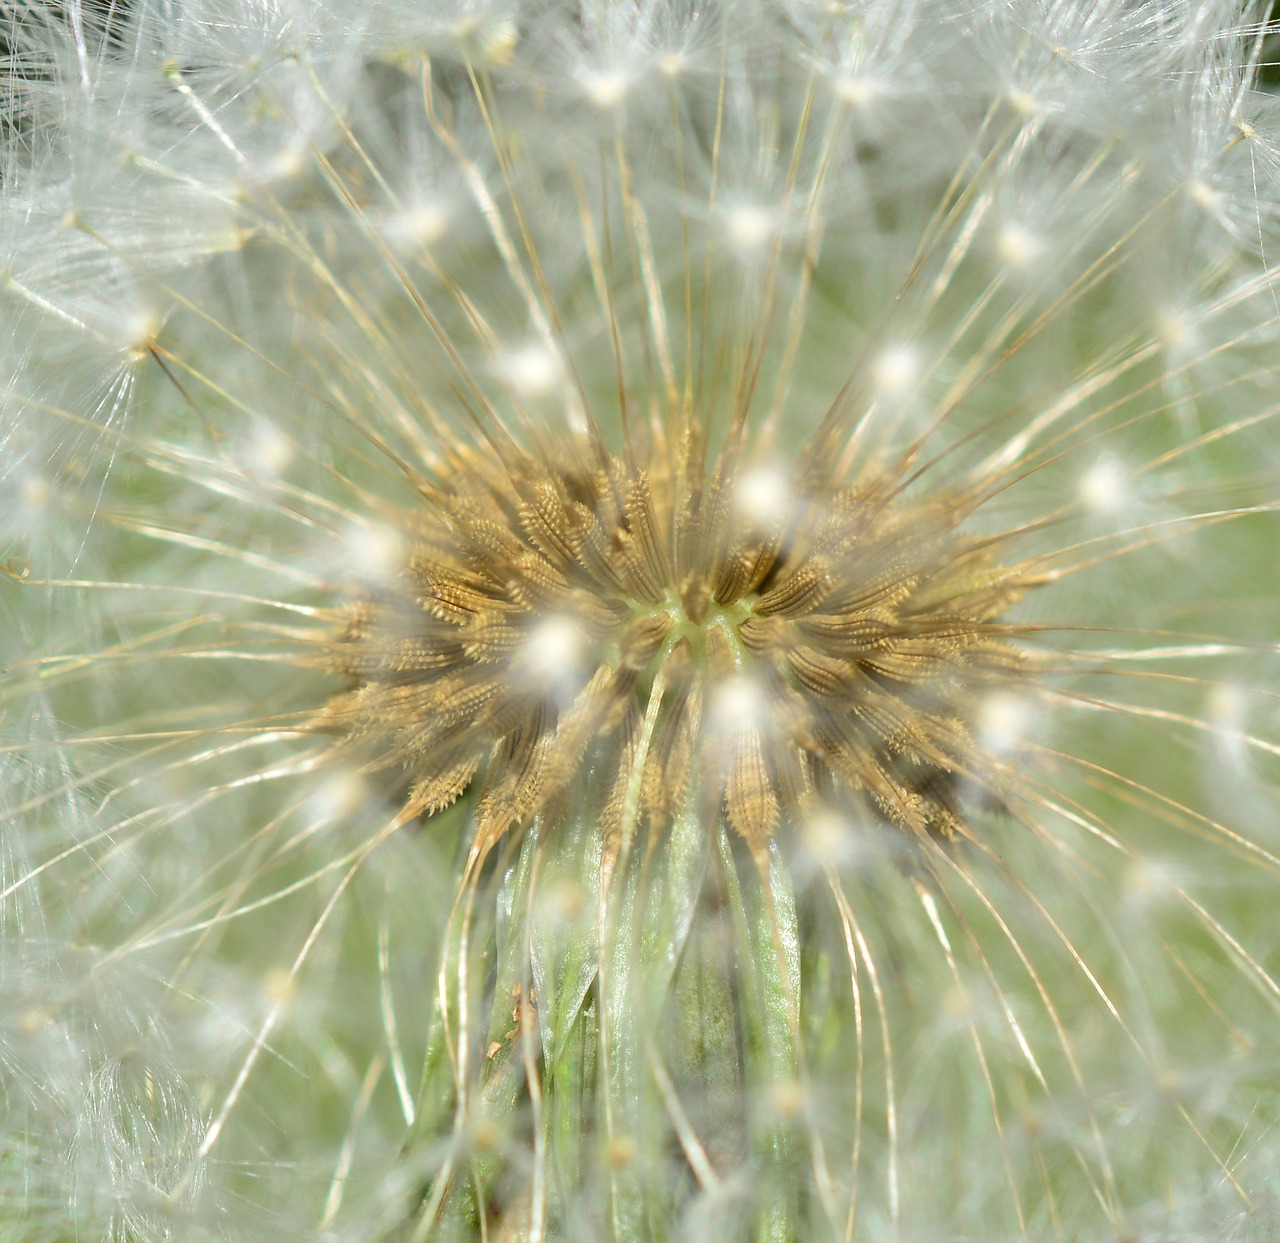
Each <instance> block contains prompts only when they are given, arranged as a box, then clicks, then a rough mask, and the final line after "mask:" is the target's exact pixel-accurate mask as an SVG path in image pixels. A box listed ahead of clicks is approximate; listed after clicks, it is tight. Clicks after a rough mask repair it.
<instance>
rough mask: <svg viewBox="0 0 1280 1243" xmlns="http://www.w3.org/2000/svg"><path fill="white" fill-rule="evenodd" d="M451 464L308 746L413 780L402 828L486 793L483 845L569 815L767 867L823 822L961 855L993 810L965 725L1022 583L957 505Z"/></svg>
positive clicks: (414, 526) (349, 641)
mask: <svg viewBox="0 0 1280 1243" xmlns="http://www.w3.org/2000/svg"><path fill="white" fill-rule="evenodd" d="M588 456H589V455H588V454H587V453H586V452H585V451H582V452H581V453H579V454H577V455H575V457H582V458H588ZM456 460H457V461H458V462H459V469H458V470H457V472H456V474H455V475H454V476H453V478H452V479H451V480H450V482H449V483H448V484H445V483H442V482H437V483H434V484H432V485H430V486H424V487H423V489H422V491H423V503H422V506H421V508H420V509H419V510H418V511H417V512H412V513H410V512H405V513H403V514H401V515H399V517H398V519H397V526H398V528H399V530H398V535H399V537H400V539H401V542H402V547H403V549H404V555H403V558H402V563H401V565H400V568H399V570H398V572H396V573H395V574H393V575H391V576H389V577H388V578H387V579H386V580H385V581H384V582H383V583H382V584H381V585H380V586H379V587H378V588H377V589H370V590H367V591H365V592H362V593H361V594H359V595H357V596H356V597H355V598H354V599H353V600H352V601H351V602H350V603H349V604H348V606H347V607H346V608H345V610H344V611H343V612H342V614H341V617H340V618H339V619H338V622H337V625H336V627H335V631H334V633H333V636H332V640H331V642H330V644H329V646H328V648H327V651H326V655H325V657H324V663H325V665H326V666H327V667H328V668H329V669H330V670H331V671H333V672H335V673H338V674H340V675H342V676H343V677H345V678H346V679H347V680H348V682H349V688H348V689H347V690H345V691H343V692H342V693H339V694H337V695H335V696H334V697H333V698H332V699H331V700H330V702H329V703H328V705H327V707H326V709H325V712H324V718H323V723H322V724H323V728H326V729H328V730H332V731H335V732H338V733H341V734H343V735H346V737H347V745H348V746H349V747H350V748H352V749H353V750H355V751H356V753H357V754H358V755H359V756H360V757H361V761H362V763H363V764H364V765H365V766H366V767H367V768H368V769H371V770H378V771H400V772H402V773H403V774H404V775H405V777H406V778H407V784H408V786H409V794H408V796H407V800H406V803H405V807H404V812H403V817H402V818H405V819H407V818H409V817H412V816H416V815H420V814H429V813H431V812H434V811H437V810H440V809H441V808H443V807H445V806H447V805H449V804H450V803H452V802H453V801H454V800H456V799H457V798H458V797H459V796H461V795H462V794H463V793H464V792H465V791H467V790H468V788H469V787H471V786H472V785H473V784H475V785H476V787H477V788H476V826H477V827H476V835H477V841H478V843H479V844H480V845H482V846H483V845H488V844H492V842H493V841H495V840H496V839H497V838H498V837H500V836H501V835H502V834H504V833H506V832H507V831H509V830H511V829H513V828H517V827H519V826H522V825H524V824H527V823H528V822H529V821H530V820H531V819H532V818H533V817H534V816H536V815H539V814H544V815H546V814H553V813H554V814H558V813H562V812H564V811H565V810H566V809H568V808H569V807H570V806H572V805H575V804H576V805H578V806H590V807H593V808H596V809H598V812H597V815H598V816H602V817H603V821H604V823H603V825H602V827H603V828H604V830H605V831H606V834H608V835H610V836H611V837H612V838H613V839H614V840H615V841H616V840H621V839H622V838H623V837H625V835H627V834H629V833H631V832H632V831H634V830H635V829H636V828H637V827H641V826H646V825H647V826H654V827H662V826H663V825H664V824H665V823H666V822H667V821H668V820H669V819H670V818H671V817H672V816H674V815H675V814H677V813H678V812H680V811H681V810H683V809H686V808H688V809H690V810H693V811H696V812H698V813H699V814H701V815H704V816H711V817H713V818H714V816H716V815H718V814H719V813H720V812H721V811H723V814H724V815H725V816H726V817H727V819H728V822H729V823H730V824H731V825H732V826H733V828H734V829H735V830H736V831H737V832H738V833H739V834H741V835H742V837H743V838H745V839H746V841H747V842H748V843H749V845H750V846H751V847H752V849H754V850H759V849H761V848H762V847H764V846H765V845H767V842H768V840H769V838H770V837H771V836H772V835H773V834H774V833H775V832H776V831H777V830H778V829H779V827H780V826H781V825H783V824H784V823H788V822H789V823H793V824H794V823H801V822H803V818H804V817H808V816H813V815H815V814H817V813H818V812H820V811H821V810H823V809H825V808H829V807H834V808H837V809H840V810H842V811H845V812H848V811H852V812H853V813H854V814H855V816H861V817H862V818H864V819H865V818H867V817H870V818H872V819H874V820H878V821H881V822H887V823H889V824H892V825H894V826H897V827H899V828H900V829H902V830H904V831H905V832H906V833H907V834H908V835H930V836H935V837H951V836H955V835H957V834H961V833H963V832H964V825H963V821H962V812H961V796H962V793H963V792H964V791H965V790H968V789H972V790H975V791H976V792H977V793H979V794H980V795H981V796H983V797H984V798H993V797H994V798H998V797H999V794H998V789H997V787H998V785H999V782H998V780H997V779H996V777H995V775H994V773H993V770H992V767H991V765H990V763H989V762H987V761H985V760H984V756H983V752H982V749H981V748H980V747H979V746H978V745H977V744H976V743H975V741H974V738H973V736H972V734H971V729H970V723H971V721H972V719H973V716H974V713H975V704H976V703H977V701H978V699H979V697H980V696H981V695H982V694H983V693H984V691H985V690H986V689H987V688H989V687H991V686H993V685H995V684H998V683H999V682H1002V681H1005V680H1007V678H1008V675H1009V674H1010V673H1011V672H1013V671H1014V669H1015V668H1016V667H1017V666H1018V664H1019V663H1020V657H1019V654H1018V652H1017V651H1016V649H1014V648H1013V647H1012V646H1011V645H1010V644H1009V642H1008V638H1007V636H1008V633H1009V632H1010V628H1009V627H1008V626H1005V625H1002V624H1000V623H999V622H998V621H997V619H998V618H999V617H1000V615H1001V614H1002V613H1003V612H1004V610H1006V609H1007V608H1008V607H1009V606H1010V605H1011V604H1012V603H1013V602H1014V601H1015V600H1016V599H1017V597H1018V595H1019V594H1020V592H1021V590H1022V588H1023V583H1022V582H1021V580H1020V579H1019V576H1018V574H1017V573H1016V572H1015V571H1012V570H1006V569H1003V568H1002V567H1001V566H1000V564H999V562H998V561H997V560H996V559H995V557H994V555H993V553H992V548H993V547H995V546H997V545H994V544H993V542H992V541H991V540H989V539H979V538H975V537H972V536H963V535H961V534H960V532H959V530H958V527H959V524H960V523H961V521H962V519H963V518H964V516H965V515H966V513H967V510H968V507H967V506H966V505H965V504H964V503H963V502H962V500H961V498H959V497H953V496H952V497H949V496H934V497H931V498H928V499H926V500H911V499H907V498H905V497H904V496H903V495H901V493H900V490H899V489H898V488H896V487H895V486H894V485H895V481H894V480H892V479H889V478H886V477H882V476H873V477H863V478H859V479H858V480H856V481H855V482H854V483H853V484H852V485H851V486H845V487H839V486H826V485H823V484H821V483H815V482H813V481H812V480H807V481H804V482H802V483H799V484H796V485H794V486H791V485H781V484H777V485H775V492H776V491H777V490H778V488H779V487H781V488H782V489H783V491H784V493H785V496H786V498H787V504H785V505H783V506H778V505H776V504H771V505H767V506H765V507H764V508H765V509H767V510H768V511H769V514H768V517H762V516H761V515H760V513H758V512H754V513H753V512H752V506H751V500H752V492H751V490H750V489H744V488H742V487H740V486H739V484H740V483H741V481H742V479H743V478H744V477H745V474H746V473H745V472H742V471H736V470H735V469H734V467H733V465H732V461H731V459H730V457H729V455H725V456H724V457H722V459H721V461H720V462H719V463H718V464H716V465H715V466H714V467H713V468H712V469H711V470H710V471H706V472H703V474H704V475H705V478H706V479H707V482H705V483H692V484H691V483H689V482H688V480H689V479H690V477H691V475H692V474H693V472H691V471H690V469H689V466H688V462H687V460H685V459H683V458H681V457H678V456H677V455H675V454H654V455H653V456H652V458H651V459H650V460H649V461H648V462H646V463H644V464H633V465H626V464H624V463H623V462H622V461H620V460H619V459H617V458H615V457H612V456H610V455H608V454H605V453H603V452H602V451H598V452H597V453H596V454H595V456H594V464H593V465H591V466H583V465H581V464H580V463H577V462H575V461H574V458H571V457H570V455H569V454H568V453H566V455H565V461H564V462H554V461H551V460H548V458H547V457H546V456H545V455H544V456H534V455H529V454H525V455H522V456H521V458H520V460H519V461H517V462H514V463H513V462H511V461H508V462H507V463H506V464H505V465H502V464H500V463H499V462H498V460H497V459H496V458H495V457H485V456H481V455H479V454H465V455H460V456H459V457H458V458H457V459H456ZM758 508H759V507H758V506H757V509H758ZM585 799H592V800H594V801H590V802H577V800H585ZM706 822H707V823H714V819H711V820H708V821H706Z"/></svg>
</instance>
